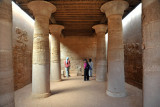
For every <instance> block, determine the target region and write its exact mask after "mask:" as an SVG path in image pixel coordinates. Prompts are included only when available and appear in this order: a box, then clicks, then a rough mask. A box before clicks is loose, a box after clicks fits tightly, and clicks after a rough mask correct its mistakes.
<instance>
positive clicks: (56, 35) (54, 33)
mask: <svg viewBox="0 0 160 107" xmlns="http://www.w3.org/2000/svg"><path fill="white" fill-rule="evenodd" d="M49 29H50V32H51V37H50V39H51V40H50V42H51V43H50V48H51V49H50V50H51V51H50V55H51V57H50V63H51V66H50V80H51V81H60V80H61V65H60V40H59V39H60V35H61V31H62V30H63V29H64V26H62V25H50V26H49Z"/></svg>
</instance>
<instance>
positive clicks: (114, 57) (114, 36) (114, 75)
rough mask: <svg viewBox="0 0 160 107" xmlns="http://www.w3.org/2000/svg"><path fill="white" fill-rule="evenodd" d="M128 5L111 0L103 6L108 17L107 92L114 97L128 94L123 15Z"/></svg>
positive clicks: (121, 1)
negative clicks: (125, 72) (125, 71)
mask: <svg viewBox="0 0 160 107" xmlns="http://www.w3.org/2000/svg"><path fill="white" fill-rule="evenodd" d="M128 6H129V5H128V3H127V2H126V1H123V0H115V1H110V2H107V3H105V4H103V5H102V6H101V11H102V12H104V13H105V14H106V17H107V18H108V75H107V76H108V82H107V90H106V93H107V95H109V96H112V97H123V96H125V95H126V91H125V77H124V45H123V38H122V35H123V34H122V32H123V30H122V15H123V13H124V10H125V9H127V8H128Z"/></svg>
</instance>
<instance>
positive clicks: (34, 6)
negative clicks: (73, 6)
mask: <svg viewBox="0 0 160 107" xmlns="http://www.w3.org/2000/svg"><path fill="white" fill-rule="evenodd" d="M27 6H28V8H29V9H30V10H32V12H33V15H34V16H35V17H37V16H46V17H48V18H50V15H51V13H54V12H55V11H56V7H55V6H54V5H53V4H51V3H49V2H47V1H31V2H29V3H28V5H27Z"/></svg>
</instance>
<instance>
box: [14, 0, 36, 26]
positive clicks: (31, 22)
mask: <svg viewBox="0 0 160 107" xmlns="http://www.w3.org/2000/svg"><path fill="white" fill-rule="evenodd" d="M12 11H13V12H15V13H17V14H18V15H19V16H21V17H24V19H25V20H26V21H27V22H28V23H30V24H31V25H34V20H33V19H32V18H31V17H30V16H29V15H28V14H27V13H26V12H24V11H23V10H22V9H21V8H20V7H19V6H18V5H17V4H16V3H14V2H13V1H12Z"/></svg>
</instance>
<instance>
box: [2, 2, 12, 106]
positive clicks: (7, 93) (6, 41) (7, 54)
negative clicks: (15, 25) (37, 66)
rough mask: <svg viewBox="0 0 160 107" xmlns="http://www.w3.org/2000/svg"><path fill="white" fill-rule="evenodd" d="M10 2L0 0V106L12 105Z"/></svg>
mask: <svg viewBox="0 0 160 107" xmlns="http://www.w3.org/2000/svg"><path fill="white" fill-rule="evenodd" d="M13 82H14V79H13V65H12V4H11V0H0V107H14V83H13Z"/></svg>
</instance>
